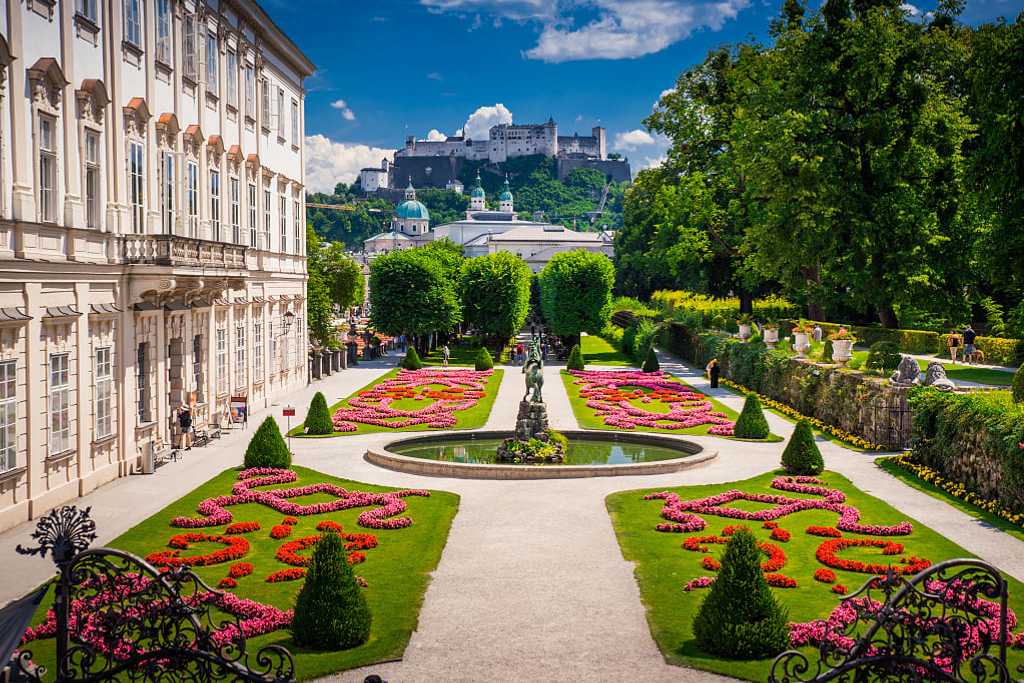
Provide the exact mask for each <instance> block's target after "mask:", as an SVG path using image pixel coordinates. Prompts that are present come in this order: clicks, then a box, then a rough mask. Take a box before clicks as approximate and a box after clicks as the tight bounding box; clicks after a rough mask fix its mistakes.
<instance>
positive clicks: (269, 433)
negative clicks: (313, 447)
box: [244, 415, 292, 469]
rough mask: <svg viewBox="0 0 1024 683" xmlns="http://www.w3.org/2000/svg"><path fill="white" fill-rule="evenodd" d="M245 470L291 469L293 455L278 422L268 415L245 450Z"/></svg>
mask: <svg viewBox="0 0 1024 683" xmlns="http://www.w3.org/2000/svg"><path fill="white" fill-rule="evenodd" d="M244 463H245V468H246V469H248V468H250V467H291V465H292V454H291V452H290V451H289V450H288V446H287V445H286V444H285V442H284V437H282V436H281V429H280V428H279V427H278V426H277V420H275V419H274V417H273V416H272V415H268V416H267V418H266V419H265V420H263V423H262V424H261V425H260V426H259V428H258V429H257V430H256V433H255V434H253V436H252V439H250V440H249V446H248V447H247V448H246V449H245V461H244Z"/></svg>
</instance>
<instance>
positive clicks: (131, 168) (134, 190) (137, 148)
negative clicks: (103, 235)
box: [128, 140, 146, 233]
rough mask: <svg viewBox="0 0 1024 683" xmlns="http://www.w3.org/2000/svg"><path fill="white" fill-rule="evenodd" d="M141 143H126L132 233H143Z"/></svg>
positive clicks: (144, 216) (144, 215)
mask: <svg viewBox="0 0 1024 683" xmlns="http://www.w3.org/2000/svg"><path fill="white" fill-rule="evenodd" d="M142 152H143V150H142V143H141V142H138V141H135V140H132V141H130V142H129V143H128V200H129V202H130V203H131V210H132V231H133V232H135V233H142V232H145V225H146V223H145V218H146V212H145V207H144V206H143V192H144V191H145V190H144V189H143V188H144V187H145V185H144V184H143V183H144V180H143V177H142V174H143V172H144V170H143V169H144V168H145V166H144V162H143V158H142V157H143V153H142Z"/></svg>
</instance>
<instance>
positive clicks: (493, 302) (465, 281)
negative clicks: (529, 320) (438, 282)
mask: <svg viewBox="0 0 1024 683" xmlns="http://www.w3.org/2000/svg"><path fill="white" fill-rule="evenodd" d="M531 278H532V273H531V272H530V267H529V266H528V265H526V262H525V261H523V260H522V259H521V258H519V257H518V256H515V255H514V254H511V253H509V252H507V251H499V252H495V253H493V254H487V255H486V256H478V257H476V258H471V259H467V260H466V261H465V263H463V264H462V272H461V279H460V283H459V291H460V293H461V296H462V303H463V309H464V311H465V314H464V318H465V321H466V322H467V323H468V324H470V325H472V326H473V327H474V328H476V329H478V330H480V331H481V332H483V333H484V334H485V335H488V336H490V337H492V338H497V339H508V338H510V337H512V336H513V335H515V334H516V333H517V332H519V330H521V329H522V327H523V324H524V323H525V322H526V316H527V315H528V314H529V312H530V280H531Z"/></svg>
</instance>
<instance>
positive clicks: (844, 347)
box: [832, 339, 853, 365]
mask: <svg viewBox="0 0 1024 683" xmlns="http://www.w3.org/2000/svg"><path fill="white" fill-rule="evenodd" d="M851 358H853V340H852V339H834V340H832V360H834V361H835V362H836V363H839V364H840V365H845V364H846V363H849V362H850V359H851Z"/></svg>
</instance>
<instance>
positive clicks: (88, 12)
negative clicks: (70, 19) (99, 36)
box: [75, 0, 98, 24]
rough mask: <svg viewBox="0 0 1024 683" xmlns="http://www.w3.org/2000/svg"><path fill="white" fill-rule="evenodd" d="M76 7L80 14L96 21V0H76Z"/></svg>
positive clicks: (93, 21)
mask: <svg viewBox="0 0 1024 683" xmlns="http://www.w3.org/2000/svg"><path fill="white" fill-rule="evenodd" d="M75 4H76V9H77V11H78V13H79V14H80V15H82V16H83V17H85V18H86V19H88V20H89V21H91V22H92V23H94V24H95V23H96V21H97V18H98V15H97V14H96V0H78V2H77V3H75Z"/></svg>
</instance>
